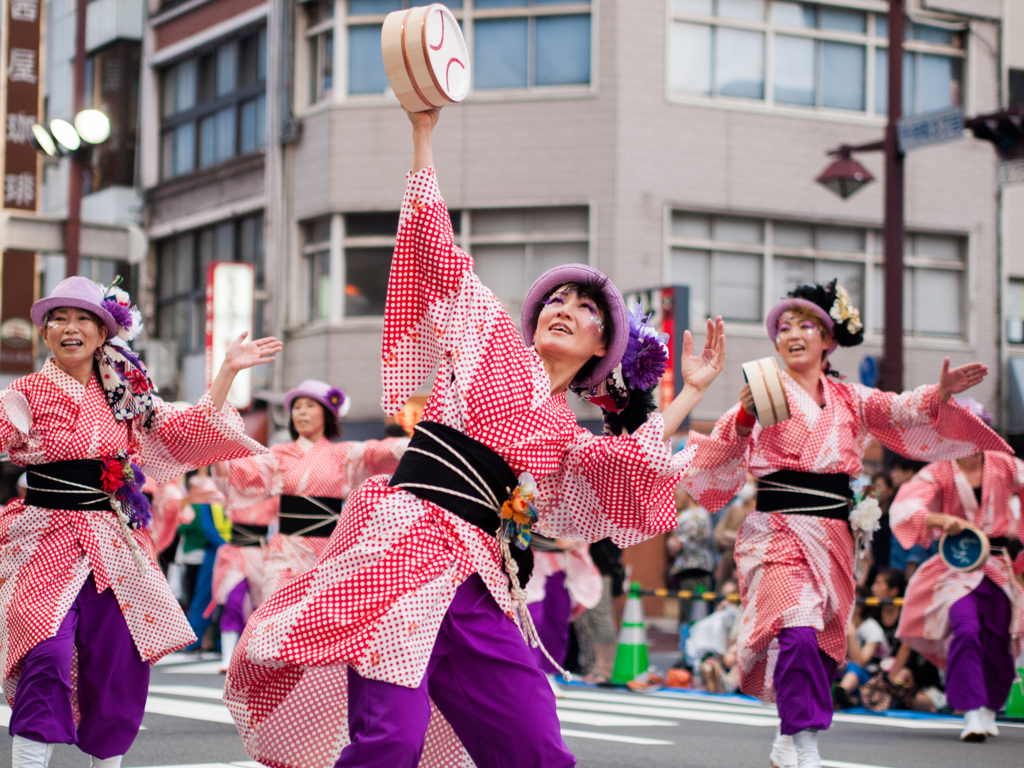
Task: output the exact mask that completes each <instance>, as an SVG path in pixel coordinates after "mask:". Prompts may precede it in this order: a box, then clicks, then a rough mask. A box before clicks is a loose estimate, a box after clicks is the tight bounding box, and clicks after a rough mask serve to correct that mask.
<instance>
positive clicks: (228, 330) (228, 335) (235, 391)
mask: <svg viewBox="0 0 1024 768" xmlns="http://www.w3.org/2000/svg"><path fill="white" fill-rule="evenodd" d="M255 288H256V284H255V273H254V272H253V267H252V264H246V263H243V262H238V261H215V262H214V263H212V264H211V265H210V268H209V270H208V271H207V279H206V389H207V391H209V389H210V386H211V385H212V384H213V377H214V376H215V375H216V373H217V371H219V370H220V367H221V365H223V363H224V358H225V357H226V356H227V351H228V348H229V347H230V346H231V343H232V342H233V341H234V340H235V339H237V338H238V337H239V335H241V334H242V333H245V332H248V333H249V336H248V337H247V339H246V340H247V341H252V325H253V312H254V307H255V304H254V299H255V295H254V294H255ZM228 402H229V403H231V404H232V405H233V406H235V408H237V409H238V410H240V411H241V410H244V409H246V408H248V407H249V406H250V405H252V369H251V368H246V369H245V370H244V371H239V372H238V374H237V375H236V376H235V381H234V384H232V385H231V390H230V391H229V392H228Z"/></svg>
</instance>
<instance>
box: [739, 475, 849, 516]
mask: <svg viewBox="0 0 1024 768" xmlns="http://www.w3.org/2000/svg"><path fill="white" fill-rule="evenodd" d="M757 482H758V488H757V491H758V493H763V492H766V491H778V492H786V491H788V492H789V493H802V494H805V495H807V496H820V497H822V498H825V499H836V500H837V502H841V503H836V504H825V505H824V506H820V507H794V508H793V509H773V510H772V512H773V513H779V514H785V513H786V512H823V511H825V510H826V509H835V508H836V507H845V506H847V505H849V503H850V502H851V501H852V499H850V498H849V497H847V496H840V495H839V494H838V493H829V492H828V491H819V490H817V489H815V488H801V487H800V486H799V485H790V484H789V483H779V482H776V481H775V480H766V479H765V478H763V477H761V478H758V481H757ZM762 486H764V487H762ZM770 486H775V487H774V488H772V487H770Z"/></svg>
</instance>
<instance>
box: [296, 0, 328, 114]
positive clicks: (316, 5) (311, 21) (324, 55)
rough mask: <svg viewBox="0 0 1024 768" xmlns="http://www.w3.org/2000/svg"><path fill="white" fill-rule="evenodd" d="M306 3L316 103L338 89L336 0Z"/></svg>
mask: <svg viewBox="0 0 1024 768" xmlns="http://www.w3.org/2000/svg"><path fill="white" fill-rule="evenodd" d="M303 7H304V8H305V9H306V46H307V47H308V49H309V103H310V104H316V103H317V102H318V101H324V100H325V99H330V98H331V95H332V94H333V93H334V0H311V2H307V3H305V5H304V6H303Z"/></svg>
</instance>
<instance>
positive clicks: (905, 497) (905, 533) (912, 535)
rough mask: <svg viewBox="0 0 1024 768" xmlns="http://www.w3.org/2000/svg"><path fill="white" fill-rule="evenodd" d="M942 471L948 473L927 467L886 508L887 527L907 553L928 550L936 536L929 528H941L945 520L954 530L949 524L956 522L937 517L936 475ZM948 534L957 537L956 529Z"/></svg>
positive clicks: (938, 489)
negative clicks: (918, 545)
mask: <svg viewBox="0 0 1024 768" xmlns="http://www.w3.org/2000/svg"><path fill="white" fill-rule="evenodd" d="M946 471H949V468H948V467H943V466H941V465H940V464H929V465H928V466H927V467H925V468H924V469H922V470H921V471H920V472H918V473H917V474H916V475H915V476H914V477H913V478H912V479H910V480H908V481H907V482H905V483H903V485H901V486H900V490H899V492H898V493H897V494H896V498H895V499H894V500H893V502H892V506H891V507H890V508H889V525H890V527H891V528H892V532H893V535H894V536H896V539H897V540H898V541H899V543H900V545H901V546H902V547H903V548H904V549H910V548H911V547H913V546H914V545H915V544H920V545H921V546H922V547H928V546H930V545H931V543H932V541H934V539H935V535H936V534H935V531H934V530H933V527H939V528H945V527H946V525H945V523H946V522H947V521H946V520H945V518H949V521H948V522H949V527H950V528H956V527H957V526H954V525H953V521H955V520H959V518H955V517H953V516H952V515H944V514H941V512H942V483H940V482H939V478H938V477H937V475H939V474H942V473H944V472H946ZM960 522H963V521H962V520H961V521H960ZM940 524H941V525H940ZM949 532H950V533H957V532H958V529H957V530H950V531H949Z"/></svg>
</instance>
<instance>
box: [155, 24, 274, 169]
mask: <svg viewBox="0 0 1024 768" xmlns="http://www.w3.org/2000/svg"><path fill="white" fill-rule="evenodd" d="M266 74H267V32H266V28H262V29H260V30H258V31H256V32H252V33H250V34H248V35H245V36H243V37H240V38H237V39H234V40H228V41H225V42H222V43H220V44H219V45H217V46H216V47H214V48H210V49H208V50H206V51H203V52H202V53H200V54H199V55H198V56H193V57H191V58H188V59H184V60H182V61H179V62H178V63H177V64H175V65H173V66H171V67H168V68H167V69H165V70H164V71H163V73H162V79H163V95H162V110H161V111H162V114H163V118H162V124H161V176H162V178H164V179H171V178H175V177H177V176H183V175H185V174H188V173H192V172H193V171H195V170H197V169H202V168H209V167H210V166H213V165H217V164H218V163H223V162H225V161H226V160H230V159H231V158H233V157H237V156H239V155H247V154H250V153H252V152H256V151H258V150H260V149H262V147H263V145H264V144H265V142H266V111H267V110H266Z"/></svg>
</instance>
